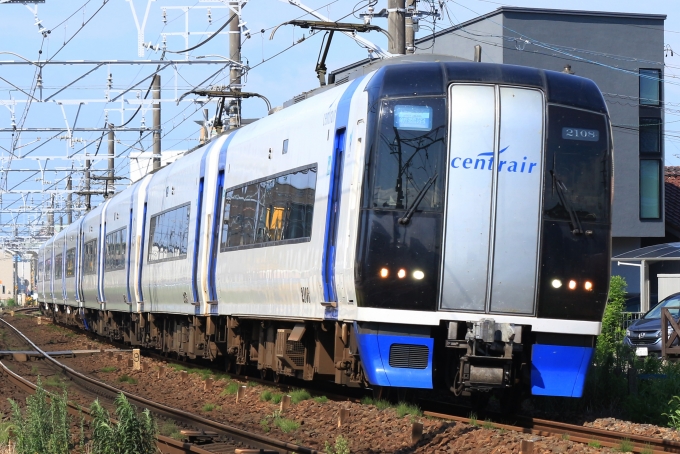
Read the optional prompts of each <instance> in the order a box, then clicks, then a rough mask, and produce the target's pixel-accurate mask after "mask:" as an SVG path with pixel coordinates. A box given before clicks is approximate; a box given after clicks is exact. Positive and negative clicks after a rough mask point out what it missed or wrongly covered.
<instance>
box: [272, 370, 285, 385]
mask: <svg viewBox="0 0 680 454" xmlns="http://www.w3.org/2000/svg"><path fill="white" fill-rule="evenodd" d="M272 381H273V382H274V383H281V382H282V381H283V375H281V374H280V373H278V372H276V371H273V372H272Z"/></svg>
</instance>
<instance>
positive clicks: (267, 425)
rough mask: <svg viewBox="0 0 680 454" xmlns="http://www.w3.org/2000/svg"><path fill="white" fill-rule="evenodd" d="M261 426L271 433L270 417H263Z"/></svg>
mask: <svg viewBox="0 0 680 454" xmlns="http://www.w3.org/2000/svg"><path fill="white" fill-rule="evenodd" d="M260 427H262V430H263V431H265V432H267V433H269V431H270V430H271V428H270V427H269V419H268V418H262V421H260Z"/></svg>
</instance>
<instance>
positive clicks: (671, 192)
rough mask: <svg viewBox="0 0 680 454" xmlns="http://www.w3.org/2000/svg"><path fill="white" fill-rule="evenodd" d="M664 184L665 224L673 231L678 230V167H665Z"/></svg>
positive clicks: (679, 222)
mask: <svg viewBox="0 0 680 454" xmlns="http://www.w3.org/2000/svg"><path fill="white" fill-rule="evenodd" d="M664 186H665V188H664V189H665V198H666V199H665V203H664V207H665V209H666V225H667V226H668V227H670V228H672V229H673V230H675V231H680V167H678V166H667V167H666V178H665V182H664Z"/></svg>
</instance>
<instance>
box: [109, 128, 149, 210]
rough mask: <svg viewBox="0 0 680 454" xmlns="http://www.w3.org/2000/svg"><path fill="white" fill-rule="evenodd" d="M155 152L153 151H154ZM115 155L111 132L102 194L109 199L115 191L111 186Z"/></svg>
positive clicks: (113, 137)
mask: <svg viewBox="0 0 680 454" xmlns="http://www.w3.org/2000/svg"><path fill="white" fill-rule="evenodd" d="M154 152H155V150H154ZM115 155H116V137H115V135H114V133H113V131H109V173H108V177H109V178H108V179H107V180H106V185H105V186H106V193H105V194H104V197H109V196H110V195H113V194H114V193H115V192H116V190H115V186H114V185H113V182H114V177H115V170H114V169H115V168H116V167H115V161H114V156H115Z"/></svg>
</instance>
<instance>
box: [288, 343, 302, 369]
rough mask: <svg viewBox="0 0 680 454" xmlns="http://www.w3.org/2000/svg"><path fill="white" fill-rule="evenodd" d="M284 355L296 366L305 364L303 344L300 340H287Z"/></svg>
mask: <svg viewBox="0 0 680 454" xmlns="http://www.w3.org/2000/svg"><path fill="white" fill-rule="evenodd" d="M286 356H287V357H288V358H289V359H290V360H291V361H292V362H293V364H295V365H296V366H297V367H302V366H304V365H305V346H304V345H302V342H294V341H288V342H286Z"/></svg>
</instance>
